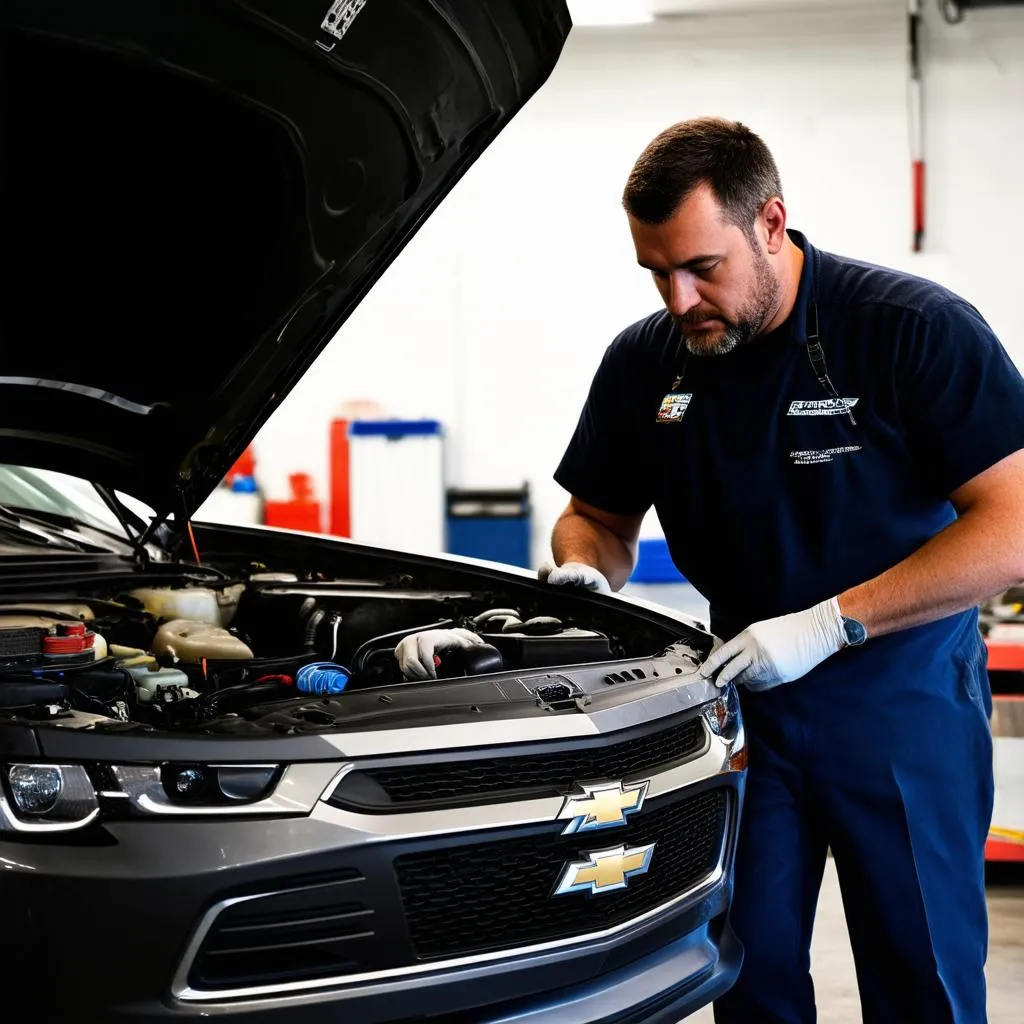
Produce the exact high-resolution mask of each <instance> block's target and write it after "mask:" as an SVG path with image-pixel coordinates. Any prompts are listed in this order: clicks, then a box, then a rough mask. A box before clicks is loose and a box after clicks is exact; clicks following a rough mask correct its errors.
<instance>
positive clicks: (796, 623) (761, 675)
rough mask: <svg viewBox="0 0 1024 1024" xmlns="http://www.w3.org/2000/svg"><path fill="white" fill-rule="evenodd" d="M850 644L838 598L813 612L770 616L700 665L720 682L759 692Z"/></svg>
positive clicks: (797, 675) (802, 672)
mask: <svg viewBox="0 0 1024 1024" xmlns="http://www.w3.org/2000/svg"><path fill="white" fill-rule="evenodd" d="M845 645H846V632H845V630H844V629H843V616H842V613H841V612H840V610H839V600H838V598H835V597H833V598H831V599H830V600H828V601H822V602H821V604H816V605H815V606H814V607H813V608H808V609H807V611H803V612H795V613H793V614H792V615H780V616H779V617H778V618H775V619H764V620H763V621H761V622H755V623H754V624H753V625H752V626H748V627H747V628H746V629H745V630H744V631H743V632H742V633H740V634H739V635H738V636H737V637H735V638H734V639H732V640H730V641H729V642H728V643H726V644H722V646H721V647H719V648H718V649H717V650H715V651H712V653H711V654H710V655H709V656H708V659H707V661H705V662H704V664H703V665H701V667H700V674H701V675H702V676H703V677H704V678H705V679H710V678H711V676H713V675H714V674H715V673H716V672H718V676H717V678H716V679H715V685H716V686H720V687H721V686H725V685H726V684H728V683H738V684H741V685H743V686H746V688H747V689H748V690H753V691H754V692H755V693H756V692H758V691H760V690H770V689H771V688H772V687H774V686H778V685H779V684H780V683H791V682H793V680H794V679H799V678H800V677H801V676H805V675H806V674H807V673H808V672H810V671H811V669H812V668H814V667H815V666H816V665H820V664H821V662H823V661H824V660H825V659H826V658H829V657H831V656H832V655H833V654H835V653H836V651H838V650H839V649H840V648H842V647H844V646H845Z"/></svg>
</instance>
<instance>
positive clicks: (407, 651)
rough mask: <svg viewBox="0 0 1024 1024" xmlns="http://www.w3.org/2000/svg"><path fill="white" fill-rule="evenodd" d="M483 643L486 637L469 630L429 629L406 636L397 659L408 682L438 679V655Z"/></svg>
mask: <svg viewBox="0 0 1024 1024" xmlns="http://www.w3.org/2000/svg"><path fill="white" fill-rule="evenodd" d="M483 643H485V641H484V639H483V637H481V636H479V635H477V634H476V633H474V632H472V630H469V629H426V630H424V631H423V632H422V633H413V634H412V635H411V636H407V637H404V638H403V639H402V640H401V642H400V643H399V644H398V646H397V647H396V648H395V658H396V659H397V660H398V667H399V668H400V669H401V670H402V675H403V676H405V678H406V679H436V678H437V666H436V665H435V664H434V655H435V654H438V653H440V652H441V651H452V650H455V649H456V648H458V647H461V648H466V647H479V646H480V645H482V644H483Z"/></svg>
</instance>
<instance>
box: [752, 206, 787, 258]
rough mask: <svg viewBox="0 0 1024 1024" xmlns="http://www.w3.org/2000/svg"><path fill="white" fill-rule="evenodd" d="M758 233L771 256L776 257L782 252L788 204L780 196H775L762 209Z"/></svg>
mask: <svg viewBox="0 0 1024 1024" xmlns="http://www.w3.org/2000/svg"><path fill="white" fill-rule="evenodd" d="M758 233H759V234H760V235H761V238H762V241H763V242H764V245H765V248H766V249H767V250H768V253H769V255H771V256H775V255H777V254H778V253H779V252H780V251H781V250H782V246H783V245H784V244H785V241H786V204H785V203H784V202H783V201H782V199H781V198H780V197H779V196H773V197H772V198H771V199H769V200H768V202H767V203H765V204H764V206H762V207H761V214H760V216H759V217H758Z"/></svg>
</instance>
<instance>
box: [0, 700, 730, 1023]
mask: <svg viewBox="0 0 1024 1024" xmlns="http://www.w3.org/2000/svg"><path fill="white" fill-rule="evenodd" d="M687 714H688V713H687ZM659 724H660V723H659ZM651 727H652V726H651V725H648V726H646V727H645V728H648V729H649V728H651ZM741 745H742V737H741V736H738V737H735V738H734V739H731V740H726V739H725V738H722V737H719V736H717V735H711V734H708V736H707V739H706V743H705V745H704V747H703V748H702V749H703V753H700V754H699V755H698V756H696V757H695V758H693V759H691V760H688V761H686V762H684V763H681V764H678V765H677V766H675V767H670V768H668V769H666V770H663V771H661V772H660V773H655V774H653V775H651V776H650V781H649V788H648V790H647V794H648V798H647V801H646V803H645V804H644V805H643V807H642V809H641V810H639V811H638V812H637V813H636V814H635V817H633V818H631V819H630V821H629V822H628V823H626V824H624V825H622V824H620V825H618V826H617V827H615V828H612V829H611V830H610V831H608V832H604V831H598V832H597V833H593V834H591V833H585V834H584V833H580V834H577V833H572V834H571V835H566V834H565V833H564V832H563V826H564V824H565V822H564V821H559V820H557V819H558V818H559V814H558V812H559V807H560V805H561V801H560V800H559V799H555V800H554V801H551V800H549V799H543V800H527V801H517V802H506V803H497V804H493V805H490V806H487V807H480V806H478V807H464V808H450V809H447V810H437V811H423V812H416V813H404V814H379V813H378V814H364V813H357V812H353V811H350V810H346V809H344V808H341V807H337V806H333V805H332V804H331V803H330V802H329V798H330V795H331V792H333V784H332V787H329V788H328V790H326V791H324V793H323V794H322V795H321V796H320V799H319V800H316V798H315V797H313V800H314V801H315V806H313V807H312V808H311V810H310V812H309V813H308V814H306V815H303V816H293V817H287V818H233V819H225V818H221V819H211V818H208V817H204V818H192V819H187V818H186V819H182V818H168V817H159V816H157V817H150V818H148V819H140V818H138V817H134V818H132V817H129V818H126V819H124V820H110V821H108V822H106V823H105V824H104V825H103V826H102V827H101V828H98V829H95V830H92V831H90V832H89V833H82V834H68V835H65V836H52V837H51V836H47V837H45V838H43V837H32V836H28V837H23V838H20V839H17V840H10V841H8V840H0V905H2V906H3V907H4V915H3V925H2V928H0V983H6V985H7V989H8V991H18V992H25V993H26V994H29V995H30V997H31V999H32V1002H33V1007H34V1010H35V1011H36V1015H37V1019H42V1020H47V1021H54V1022H56V1021H63V1020H76V1021H77V1020H80V1019H83V1018H87V1019H91V1020H100V1021H111V1022H120V1021H138V1022H155V1021H162V1020H174V1019H182V1020H198V1019H200V1018H202V1019H211V1018H222V1019H224V1020H226V1021H231V1022H236V1024H271V1022H278V1021H280V1022H284V1021H287V1022H288V1024H320V1022H324V1024H326V1022H328V1021H331V1022H336V1021H338V1020H350V1021H353V1022H358V1024H413V1022H416V1024H442V1022H443V1024H512V1022H522V1024H629V1022H634V1021H635V1022H637V1024H639V1022H641V1021H643V1022H661V1021H665V1022H671V1024H675V1021H677V1020H679V1019H680V1018H681V1017H683V1016H685V1015H686V1014H688V1013H690V1012H692V1011H693V1010H695V1009H697V1008H698V1007H700V1006H702V1005H704V1004H706V1003H707V1002H708V1001H709V1000H711V999H713V998H715V997H716V996H717V995H718V994H719V993H720V992H722V991H725V990H726V989H727V988H728V987H729V986H730V985H731V984H732V981H733V980H734V978H735V975H736V973H737V972H738V969H739V962H740V952H739V948H738V944H737V943H736V940H735V937H734V936H733V935H732V933H731V932H730V930H729V928H728V924H727V914H728V908H729V904H730V899H731V875H732V857H733V850H734V847H735V840H736V825H737V820H738V817H739V812H740V808H741V804H742V792H743V783H744V774H743V772H742V771H741V770H738V769H737V768H736V767H735V765H734V758H735V755H736V751H737V750H738V749H739V747H740V746H741ZM330 767H331V766H329V765H324V766H322V768H323V769H325V772H324V774H325V776H331V772H330V771H326V769H328V768H330ZM683 803H686V804H687V806H691V805H692V806H694V807H704V808H709V807H721V806H724V807H725V808H726V810H725V812H724V818H719V819H713V817H711V816H709V815H708V814H704V815H703V817H701V818H700V819H698V818H680V817H679V816H678V815H679V813H680V807H681V806H682V804H683ZM712 820H717V821H718V822H719V824H720V826H721V831H720V833H718V835H719V838H718V839H717V840H716V841H715V842H716V844H717V845H713V846H712V844H711V843H710V840H709V839H708V836H709V834H710V832H709V828H708V825H707V823H708V822H709V821H712ZM680 821H682V822H684V826H683V827H682V828H679V827H678V823H679V822H680ZM672 822H675V823H676V824H675V825H673V824H672ZM716 827H718V826H716ZM609 837H611V838H609ZM693 837H696V838H695V839H694V838H693ZM702 837H703V838H702ZM654 839H657V840H658V848H659V853H658V854H657V856H656V857H655V860H654V862H653V867H652V868H651V870H650V872H649V873H648V874H643V876H642V877H640V878H631V880H630V885H629V886H626V887H624V890H623V891H622V892H620V893H619V894H618V897H616V896H614V895H612V896H609V895H604V894H603V893H602V894H600V895H596V896H595V895H592V894H588V893H584V892H573V893H571V894H569V895H565V896H556V897H555V898H549V897H550V896H551V895H552V891H551V888H550V887H551V885H552V883H553V882H554V881H555V878H556V875H557V870H555V869H557V868H558V866H559V865H561V864H563V862H564V857H565V855H566V847H568V848H570V849H571V850H572V852H571V853H570V854H569V856H570V858H571V859H575V858H577V857H579V856H581V855H583V854H584V853H586V851H588V850H590V849H598V848H606V847H613V846H616V845H618V844H620V843H622V842H625V843H626V845H627V846H629V847H639V846H643V844H645V843H652V842H653V841H654ZM691 839H692V841H691ZM701 843H703V847H702V849H703V850H704V851H705V852H706V851H708V850H711V851H712V860H711V861H700V862H699V863H703V864H705V868H702V869H701V871H702V872H703V873H702V874H700V875H699V877H698V875H697V874H695V873H693V872H692V871H691V872H690V873H689V874H680V873H679V871H681V870H682V869H681V868H680V867H679V865H681V864H682V863H683V862H684V861H687V858H691V859H692V856H693V850H694V849H696V848H697V847H698V846H700V845H701ZM553 844H554V845H553ZM509 846H511V847H512V848H513V854H514V855H513V858H512V860H511V861H509V859H508V853H507V850H508V848H509ZM534 847H536V848H538V849H540V848H542V849H543V850H544V851H547V852H546V853H545V854H544V856H545V857H547V858H548V859H547V860H544V859H543V858H541V859H540V860H539V861H537V860H534V861H532V862H531V861H530V855H531V851H532V849H533V848H534ZM577 847H578V849H577ZM467 849H471V852H472V858H471V861H472V863H469V867H470V868H472V869H473V870H474V871H475V870H476V869H477V868H478V867H479V864H480V857H479V856H478V852H479V851H483V854H484V863H485V868H486V870H485V873H484V882H485V885H484V890H483V898H484V900H485V901H489V903H486V902H485V904H483V905H482V906H483V909H484V910H488V909H489V910H490V911H492V912H493V910H494V906H495V903H494V899H495V893H494V892H491V878H492V877H494V879H495V881H496V883H497V884H498V888H497V890H496V892H497V899H498V907H499V910H501V911H502V912H504V911H503V908H504V907H505V904H504V903H503V902H502V901H503V900H505V899H506V898H509V899H511V900H512V901H513V902H514V901H515V900H516V899H521V898H522V893H523V892H524V891H525V889H524V884H523V881H522V880H523V879H524V878H526V877H527V876H529V877H531V878H533V879H535V880H536V879H537V878H540V879H541V881H542V883H543V884H542V886H541V888H542V889H543V891H542V892H540V894H539V896H538V895H537V892H536V889H534V902H533V903H532V904H531V906H532V907H533V910H532V913H533V917H532V918H531V919H530V920H528V921H527V922H526V923H527V924H529V925H530V926H531V927H533V928H536V926H537V922H538V920H540V921H541V925H542V926H543V927H544V928H545V929H547V931H546V932H545V934H546V935H547V938H546V939H545V940H544V941H540V939H539V938H537V939H536V940H535V941H532V942H522V943H517V944H515V946H514V948H513V947H511V946H508V947H506V946H503V947H502V948H494V949H488V950H486V951H483V952H481V951H479V950H478V951H476V952H473V953H472V955H468V954H460V955H455V956H453V955H449V952H446V949H447V950H449V951H450V950H451V949H453V948H455V949H457V948H459V947H458V943H459V942H460V941H462V939H464V938H465V935H466V920H467V918H468V919H469V921H470V923H471V925H472V927H470V928H469V932H470V933H471V934H472V937H473V938H474V939H477V938H480V937H481V936H484V933H485V932H487V935H486V936H485V937H486V938H487V941H493V939H494V934H496V932H495V933H491V932H488V929H487V928H482V927H477V926H476V922H477V921H478V920H479V919H478V918H477V916H476V908H477V907H478V906H481V904H479V903H474V902H473V900H474V899H476V900H480V899H481V889H480V887H479V886H477V888H475V889H474V888H473V886H472V885H469V882H470V881H472V879H470V877H469V875H468V874H456V875H454V876H450V878H449V880H448V881H445V883H444V884H443V886H442V888H441V890H440V896H441V897H442V902H441V905H440V906H441V909H440V911H439V912H438V914H439V916H438V917H437V919H436V925H437V926H436V928H435V927H434V918H432V917H430V916H429V915H428V917H427V919H426V920H427V929H426V932H424V929H423V915H422V914H420V919H419V925H418V931H417V927H416V926H414V922H413V910H414V909H415V908H414V906H413V905H411V904H407V903H404V902H403V901H405V900H406V899H407V898H408V897H409V892H410V890H408V889H405V888H403V884H404V883H403V880H402V879H401V878H400V877H399V876H400V871H399V869H398V865H399V863H400V861H401V860H402V858H403V856H405V857H408V856H412V857H413V859H415V858H416V857H417V856H419V855H420V854H421V853H422V852H423V851H426V853H427V854H428V855H429V856H428V860H429V862H430V870H429V871H428V872H427V873H426V874H424V872H423V871H422V870H419V871H418V873H414V874H415V877H414V878H412V881H413V882H414V883H415V885H416V886H418V887H419V888H418V889H417V890H416V891H417V892H420V893H424V892H425V896H424V898H425V899H427V901H428V902H427V904H423V903H422V902H421V903H420V907H421V908H422V906H424V905H431V906H432V905H434V904H432V903H430V900H431V899H436V898H437V897H438V895H439V893H438V890H437V887H436V885H435V886H434V888H433V889H431V887H430V883H431V882H432V881H433V882H436V879H437V877H438V876H437V874H436V873H432V872H434V867H435V865H439V866H440V867H441V868H445V867H449V868H450V867H451V864H452V863H457V864H462V865H464V864H466V863H468V862H462V861H457V858H456V859H455V860H452V859H449V860H445V857H447V853H448V852H454V853H455V854H456V855H458V854H460V851H465V850H467ZM435 853H440V854H443V856H442V857H441V858H440V859H439V860H435V859H434V854H435ZM702 855H703V854H702ZM502 858H505V859H504V861H502ZM552 858H553V859H552ZM659 864H660V867H659ZM495 865H497V866H498V867H499V869H498V870H496V869H495ZM502 865H503V866H502ZM421 866H422V865H421ZM510 868H511V870H510ZM712 868H713V870H712ZM459 870H462V869H461V867H460V868H459ZM345 872H348V873H349V876H348V877H350V878H354V879H355V881H353V882H351V884H350V883H349V882H346V881H345V877H346V876H345ZM659 872H660V874H659ZM477 876H478V877H477V879H476V881H477V882H479V872H477ZM410 877H411V876H410ZM325 879H333V881H329V882H327V881H325ZM339 879H340V881H339ZM425 879H426V883H425V882H424V880H425ZM462 882H465V883H466V885H463V884H462ZM684 883H685V884H684ZM424 885H425V888H424ZM666 885H668V886H669V888H666V887H665V886H666ZM331 886H333V887H334V888H330V887H331ZM502 886H504V888H502ZM644 886H647V887H648V888H644ZM672 886H674V888H672ZM304 887H307V888H304ZM320 887H324V892H326V891H327V890H328V889H330V891H331V892H332V893H334V892H341V896H340V897H338V896H332V897H331V899H332V900H334V901H335V903H334V904H332V903H331V902H330V901H326V902H321V900H320ZM295 892H302V893H303V895H302V897H301V898H302V899H303V900H307V901H309V902H308V903H307V906H310V905H311V906H313V907H314V908H315V913H316V914H317V915H321V914H323V915H328V914H334V913H335V912H336V911H337V910H338V909H339V908H338V907H337V906H336V905H335V904H336V903H337V902H338V900H340V901H342V902H343V903H344V902H345V901H350V900H353V901H355V903H356V904H358V905H360V906H363V905H365V908H366V909H365V910H364V911H362V913H366V914H371V915H372V918H371V923H370V926H369V927H368V928H367V929H366V937H364V936H363V935H362V934H360V935H359V936H358V937H357V941H355V942H354V943H353V945H352V948H353V949H354V954H353V955H354V957H355V959H357V960H361V961H362V962H363V963H362V966H360V967H358V968H356V967H353V968H352V969H351V970H349V971H347V972H346V971H342V970H334V969H333V968H332V973H331V974H330V975H329V976H326V975H325V976H321V977H312V976H309V975H307V976H304V977H298V976H294V977H292V976H288V975H287V973H286V972H285V973H282V971H281V967H282V961H281V960H279V959H277V958H278V956H279V954H278V952H277V950H278V949H279V948H281V943H280V942H279V941H278V936H280V935H281V934H282V933H281V932H280V931H276V929H279V928H282V927H284V928H285V929H287V928H288V925H287V924H285V925H282V924H281V923H280V920H279V918H278V919H275V920H274V921H269V920H268V919H267V918H266V914H265V910H266V909H267V908H270V907H274V906H275V905H276V904H275V901H276V900H278V899H280V898H281V897H282V895H283V897H284V898H285V899H286V900H287V899H290V898H291V896H290V894H291V893H295ZM505 893H508V894H509V895H508V897H506V895H505ZM352 894H355V895H352ZM669 897H670V898H669ZM538 899H539V902H537V900H538ZM264 900H266V901H267V902H266V903H262V901H264ZM249 901H252V902H249ZM558 901H561V902H558ZM237 906H241V907H242V908H243V909H242V912H241V914H240V915H239V914H238V913H237V911H236V909H235V908H237ZM276 906H277V910H278V912H279V911H280V909H281V908H280V906H279V905H276ZM509 906H510V907H511V904H510V905H509ZM403 907H404V910H403ZM249 908H252V909H249ZM292 912H293V911H292V910H288V911H287V913H292ZM511 912H512V911H511V909H510V910H509V913H511ZM538 914H540V918H538V916H537V915H538ZM460 915H461V918H460ZM342 916H344V915H342ZM553 916H556V917H558V918H562V917H563V916H564V917H565V918H566V919H567V920H569V919H571V922H570V927H569V931H568V932H566V930H565V928H564V927H562V924H561V921H559V924H558V926H557V927H556V928H555V929H554V930H551V929H549V928H548V921H549V919H550V918H552V917H553ZM261 917H262V918H263V919H262V920H261ZM239 918H241V919H239ZM456 918H459V920H455V919H456ZM360 920H362V919H360ZM254 921H255V923H254ZM578 925H579V926H578ZM584 925H585V927H584ZM456 926H458V927H456ZM446 928H448V932H449V935H448V939H449V941H454V943H455V945H454V946H451V945H449V946H448V947H444V946H443V945H439V944H438V943H439V942H440V939H441V938H442V937H443V935H444V932H445V929H446ZM559 928H561V931H560V932H559V930H558V929H559ZM262 929H269V931H266V930H262ZM459 929H461V930H459ZM232 932H233V933H236V934H238V933H248V936H247V937H246V941H250V942H251V941H252V935H253V933H254V932H255V935H256V942H255V944H254V946H253V947H252V948H255V949H257V950H262V952H260V953H259V956H261V957H263V959H262V960H261V961H260V964H261V965H262V966H258V965H255V964H250V961H249V959H248V949H249V947H247V948H246V950H245V955H243V956H242V957H241V962H242V970H241V974H240V975H239V976H238V977H235V976H234V975H237V974H238V972H236V971H227V972H224V973H222V974H221V975H220V976H219V978H217V979H215V980H213V981H210V978H211V977H212V975H210V974H209V973H208V972H206V971H205V970H204V969H203V958H204V956H205V957H206V962H207V963H209V962H210V946H209V945H208V940H209V939H210V937H211V936H213V937H214V939H215V941H214V942H213V946H214V947H216V945H217V941H220V940H221V939H223V936H224V933H232ZM535 934H539V933H536V932H535ZM265 936H268V938H267V939H266V942H264V937H265ZM229 938H230V939H232V942H231V943H230V944H232V945H233V944H235V943H234V941H233V938H234V937H233V936H231V935H229ZM290 938H297V936H290ZM302 938H305V936H302ZM346 941H347V940H346ZM300 944H301V945H308V944H307V943H300ZM403 944H404V946H403ZM294 945H296V943H295V942H290V943H284V946H285V947H288V946H294ZM347 948H348V947H346V949H347ZM402 948H405V949H407V952H400V951H401V949H402ZM268 949H270V950H271V952H270V953H269V954H268V953H267V952H266V951H267V950H268ZM218 952H223V950H218V949H216V948H214V953H218ZM280 955H281V956H284V957H286V958H287V957H288V956H289V953H288V951H287V950H285V952H284V953H282V954H280ZM346 955H347V954H346ZM268 956H269V957H270V959H269V960H268V959H267V957H268ZM389 957H390V961H389ZM410 958H411V959H410ZM221 962H223V961H221ZM389 962H390V964H391V966H389ZM403 964H405V965H406V966H402V965H403ZM396 965H397V966H396ZM286 966H288V967H289V969H290V966H291V961H290V960H288V961H287V962H286ZM214 974H216V972H214ZM246 974H248V975H250V977H248V978H245V977H242V975H246ZM55 979H59V984H54V980H55ZM271 979H272V980H271Z"/></svg>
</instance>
